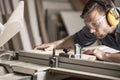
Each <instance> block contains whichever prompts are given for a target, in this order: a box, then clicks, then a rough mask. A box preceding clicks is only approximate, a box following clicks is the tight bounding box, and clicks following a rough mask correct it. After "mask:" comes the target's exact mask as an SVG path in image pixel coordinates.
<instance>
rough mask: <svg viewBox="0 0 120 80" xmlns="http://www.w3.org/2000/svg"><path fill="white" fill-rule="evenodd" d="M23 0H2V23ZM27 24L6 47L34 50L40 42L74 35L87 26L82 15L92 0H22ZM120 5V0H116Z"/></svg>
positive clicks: (0, 7)
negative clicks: (85, 6)
mask: <svg viewBox="0 0 120 80" xmlns="http://www.w3.org/2000/svg"><path fill="white" fill-rule="evenodd" d="M19 1H20V0H0V22H1V23H2V24H5V23H6V21H7V20H8V19H9V16H10V15H11V14H12V12H13V11H14V9H15V8H16V6H17V5H18V3H19ZM22 1H24V3H25V6H24V7H25V8H24V24H23V25H24V27H23V28H22V29H21V31H20V32H19V33H18V34H17V35H15V36H14V37H13V38H12V39H11V40H9V41H8V42H7V43H6V44H5V45H4V46H3V47H1V48H2V49H7V50H31V49H33V48H34V47H35V46H36V45H40V44H43V43H48V42H53V41H55V40H59V39H62V38H64V37H66V36H69V35H73V34H74V33H75V32H77V31H79V30H80V29H82V27H83V26H84V22H83V20H82V19H81V18H80V14H81V12H82V9H83V7H84V5H85V4H86V2H87V1H88V0H22ZM113 1H114V3H115V4H116V5H117V6H119V7H120V0H113Z"/></svg>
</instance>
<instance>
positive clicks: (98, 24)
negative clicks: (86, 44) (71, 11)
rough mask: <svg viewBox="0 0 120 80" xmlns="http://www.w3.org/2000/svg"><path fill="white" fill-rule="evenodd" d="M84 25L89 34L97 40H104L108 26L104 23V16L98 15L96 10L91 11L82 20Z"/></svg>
mask: <svg viewBox="0 0 120 80" xmlns="http://www.w3.org/2000/svg"><path fill="white" fill-rule="evenodd" d="M84 21H85V24H86V25H87V27H89V29H90V33H92V34H94V35H95V36H96V37H97V38H99V39H101V38H104V37H105V36H106V35H107V34H108V32H109V30H108V29H109V25H108V23H107V21H106V16H105V15H103V14H100V13H99V12H98V11H97V10H94V11H92V12H91V13H90V14H88V15H86V16H85V18H84Z"/></svg>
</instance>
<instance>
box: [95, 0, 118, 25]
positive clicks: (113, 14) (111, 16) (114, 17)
mask: <svg viewBox="0 0 120 80" xmlns="http://www.w3.org/2000/svg"><path fill="white" fill-rule="evenodd" d="M94 2H96V3H98V4H99V5H102V6H103V7H105V8H106V7H107V8H110V9H109V10H108V11H107V13H106V19H107V22H108V24H109V25H110V26H117V25H118V24H119V22H120V19H119V18H120V15H119V13H118V11H117V9H116V8H114V7H112V6H111V5H109V4H107V3H106V2H105V1H102V0H94Z"/></svg>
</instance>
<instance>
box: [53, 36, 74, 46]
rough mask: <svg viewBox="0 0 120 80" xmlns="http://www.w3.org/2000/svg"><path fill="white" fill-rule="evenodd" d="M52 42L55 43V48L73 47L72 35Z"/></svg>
mask: <svg viewBox="0 0 120 80" xmlns="http://www.w3.org/2000/svg"><path fill="white" fill-rule="evenodd" d="M54 43H55V44H56V48H73V47H74V40H73V36H68V37H65V38H64V39H61V40H58V41H55V42H54Z"/></svg>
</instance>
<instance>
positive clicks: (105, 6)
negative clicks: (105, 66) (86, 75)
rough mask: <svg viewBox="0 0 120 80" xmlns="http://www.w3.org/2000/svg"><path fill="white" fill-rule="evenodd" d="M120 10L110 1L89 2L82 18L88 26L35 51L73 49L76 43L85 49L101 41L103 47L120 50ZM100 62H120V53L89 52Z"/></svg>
mask: <svg viewBox="0 0 120 80" xmlns="http://www.w3.org/2000/svg"><path fill="white" fill-rule="evenodd" d="M119 14H120V10H119V8H115V6H114V4H113V3H111V1H110V0H89V1H88V3H87V4H86V6H85V7H84V10H83V12H82V15H81V17H82V18H83V19H84V22H85V24H86V26H85V27H84V28H83V29H82V30H80V31H79V32H77V33H76V34H74V35H73V36H69V37H66V38H64V39H62V40H59V41H55V42H53V43H47V44H42V45H40V46H37V47H36V48H35V49H44V50H52V49H53V48H66V47H71V48H73V46H74V44H75V43H78V44H80V46H82V47H85V46H88V45H91V44H93V43H94V42H95V41H96V40H100V41H101V43H102V44H103V45H106V46H109V47H112V48H114V49H117V50H120V18H119V17H120V16H119ZM85 53H86V54H94V55H95V56H96V57H97V58H98V59H100V60H106V61H113V62H120V53H116V54H111V53H106V52H103V51H101V50H99V49H93V50H87V51H85Z"/></svg>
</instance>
